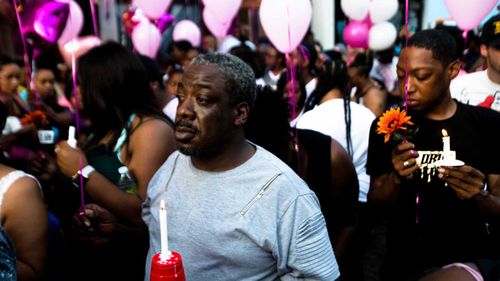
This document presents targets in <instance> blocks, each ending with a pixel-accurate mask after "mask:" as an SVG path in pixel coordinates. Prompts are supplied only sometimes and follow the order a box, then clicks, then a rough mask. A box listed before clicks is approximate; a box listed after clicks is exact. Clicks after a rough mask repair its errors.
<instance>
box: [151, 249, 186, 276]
mask: <svg viewBox="0 0 500 281" xmlns="http://www.w3.org/2000/svg"><path fill="white" fill-rule="evenodd" d="M171 253H172V254H171V255H170V258H169V259H168V260H164V261H162V260H161V259H160V253H158V254H156V255H154V256H153V260H152V261H151V275H150V281H186V277H185V276H184V267H183V266H182V258H181V255H179V253H177V252H171Z"/></svg>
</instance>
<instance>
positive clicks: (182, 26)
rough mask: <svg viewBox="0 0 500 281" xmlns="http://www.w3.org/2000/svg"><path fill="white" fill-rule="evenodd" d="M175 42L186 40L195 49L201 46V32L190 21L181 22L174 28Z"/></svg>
mask: <svg viewBox="0 0 500 281" xmlns="http://www.w3.org/2000/svg"><path fill="white" fill-rule="evenodd" d="M172 36H173V38H174V41H181V40H186V41H189V42H190V43H191V45H193V46H194V47H199V46H200V41H201V31H200V28H199V27H198V26H197V25H196V24H195V23H194V22H192V21H190V20H181V21H180V22H178V23H177V24H176V25H175V26H174V32H173V35H172Z"/></svg>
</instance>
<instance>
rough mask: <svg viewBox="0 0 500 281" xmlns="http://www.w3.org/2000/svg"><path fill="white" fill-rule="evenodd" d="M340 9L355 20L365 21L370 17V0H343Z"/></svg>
mask: <svg viewBox="0 0 500 281" xmlns="http://www.w3.org/2000/svg"><path fill="white" fill-rule="evenodd" d="M340 8H342V11H343V12H344V14H345V15H346V16H348V17H349V18H350V19H353V20H363V19H364V18H366V16H367V15H368V9H369V8H370V0H341V1H340Z"/></svg>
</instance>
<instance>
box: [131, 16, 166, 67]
mask: <svg viewBox="0 0 500 281" xmlns="http://www.w3.org/2000/svg"><path fill="white" fill-rule="evenodd" d="M131 37H132V43H134V47H135V49H136V50H137V52H138V53H139V54H141V55H144V56H148V57H150V58H153V59H154V58H155V57H156V53H158V50H159V49H160V45H161V33H160V30H158V27H156V25H154V24H152V23H151V22H150V21H148V20H147V21H141V22H140V23H139V24H137V26H136V27H134V30H132V35H131Z"/></svg>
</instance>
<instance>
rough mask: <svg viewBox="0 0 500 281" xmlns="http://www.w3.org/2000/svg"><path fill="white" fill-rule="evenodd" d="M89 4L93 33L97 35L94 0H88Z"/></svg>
mask: <svg viewBox="0 0 500 281" xmlns="http://www.w3.org/2000/svg"><path fill="white" fill-rule="evenodd" d="M89 4H90V13H91V14H92V24H93V26H94V34H95V36H97V37H99V29H98V28H97V15H96V11H95V5H94V0H89Z"/></svg>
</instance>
